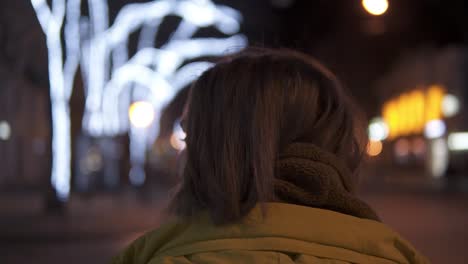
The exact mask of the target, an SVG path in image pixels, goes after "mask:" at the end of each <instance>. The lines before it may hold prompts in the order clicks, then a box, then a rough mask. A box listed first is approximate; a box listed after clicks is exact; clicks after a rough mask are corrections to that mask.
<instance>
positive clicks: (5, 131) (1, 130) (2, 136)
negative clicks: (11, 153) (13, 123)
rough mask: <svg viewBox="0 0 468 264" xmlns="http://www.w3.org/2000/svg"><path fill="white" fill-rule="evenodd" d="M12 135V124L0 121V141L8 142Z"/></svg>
mask: <svg viewBox="0 0 468 264" xmlns="http://www.w3.org/2000/svg"><path fill="white" fill-rule="evenodd" d="M10 135H11V128H10V124H8V122H7V121H3V120H2V121H0V140H8V139H9V138H10Z"/></svg>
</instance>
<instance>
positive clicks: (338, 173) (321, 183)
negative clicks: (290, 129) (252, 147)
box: [275, 143, 380, 221]
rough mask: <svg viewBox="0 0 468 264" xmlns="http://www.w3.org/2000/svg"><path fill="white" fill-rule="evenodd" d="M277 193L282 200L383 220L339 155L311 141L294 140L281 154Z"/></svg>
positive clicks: (276, 184) (276, 183)
mask: <svg viewBox="0 0 468 264" xmlns="http://www.w3.org/2000/svg"><path fill="white" fill-rule="evenodd" d="M277 166H278V172H279V175H278V176H277V179H276V180H275V194H276V196H277V198H278V199H279V200H280V201H281V202H285V203H292V204H298V205H304V206H309V207H315V208H321V209H327V210H332V211H335V212H339V213H343V214H347V215H352V216H355V217H359V218H364V219H370V220H376V221H380V220H379V217H378V216H377V214H376V213H375V212H374V210H372V208H371V207H370V206H369V205H367V204H366V203H365V202H363V201H361V200H360V199H358V198H357V197H356V195H355V194H354V186H355V182H356V180H355V179H354V176H355V175H353V174H352V173H351V171H350V170H349V169H348V168H347V167H346V166H345V164H344V163H343V162H342V161H341V160H340V159H338V158H337V157H336V156H335V155H333V154H332V153H329V152H325V151H323V150H321V149H320V148H318V147H317V146H315V145H312V144H309V143H293V144H290V145H289V146H288V147H287V148H286V149H285V150H284V151H283V152H282V154H281V155H280V157H279V161H278V164H277Z"/></svg>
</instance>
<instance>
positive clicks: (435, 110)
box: [426, 85, 444, 121]
mask: <svg viewBox="0 0 468 264" xmlns="http://www.w3.org/2000/svg"><path fill="white" fill-rule="evenodd" d="M443 98H444V89H442V87H440V86H439V85H432V86H431V87H429V89H428V90H427V97H426V102H427V108H426V121H429V120H435V119H441V118H442V100H443Z"/></svg>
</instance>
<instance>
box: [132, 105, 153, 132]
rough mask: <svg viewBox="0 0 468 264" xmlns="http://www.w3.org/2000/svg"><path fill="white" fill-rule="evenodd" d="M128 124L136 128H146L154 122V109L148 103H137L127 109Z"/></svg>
mask: <svg viewBox="0 0 468 264" xmlns="http://www.w3.org/2000/svg"><path fill="white" fill-rule="evenodd" d="M128 117H129V118H130V123H131V124H132V125H133V126H134V127H137V128H147V127H149V126H150V125H151V123H152V122H153V120H154V108H153V105H152V104H151V103H149V102H145V101H138V102H134V103H133V104H131V105H130V108H129V109H128Z"/></svg>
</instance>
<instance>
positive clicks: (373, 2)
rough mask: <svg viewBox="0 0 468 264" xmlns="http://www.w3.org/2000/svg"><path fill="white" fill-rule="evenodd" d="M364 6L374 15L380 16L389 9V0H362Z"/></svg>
mask: <svg viewBox="0 0 468 264" xmlns="http://www.w3.org/2000/svg"><path fill="white" fill-rule="evenodd" d="M362 6H363V7H364V9H365V10H366V11H367V12H369V14H371V15H374V16H380V15H382V14H383V13H385V12H386V11H387V9H388V1H387V0H362Z"/></svg>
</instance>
